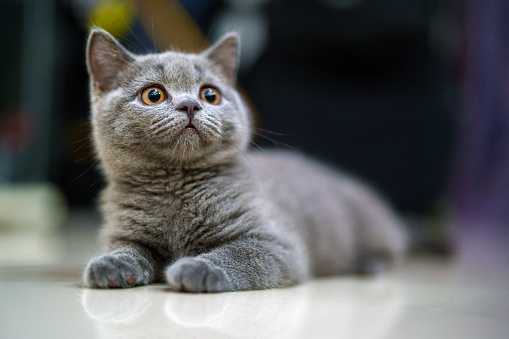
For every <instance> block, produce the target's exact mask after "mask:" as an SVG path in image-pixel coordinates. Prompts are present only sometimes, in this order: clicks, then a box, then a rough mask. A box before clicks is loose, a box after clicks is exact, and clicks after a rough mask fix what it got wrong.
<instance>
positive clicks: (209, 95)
mask: <svg viewBox="0 0 509 339" xmlns="http://www.w3.org/2000/svg"><path fill="white" fill-rule="evenodd" d="M200 99H202V100H203V101H206V102H208V103H209V104H211V105H217V104H219V103H220V102H221V95H220V94H219V91H218V90H217V89H215V88H214V87H203V88H202V89H201V91H200Z"/></svg>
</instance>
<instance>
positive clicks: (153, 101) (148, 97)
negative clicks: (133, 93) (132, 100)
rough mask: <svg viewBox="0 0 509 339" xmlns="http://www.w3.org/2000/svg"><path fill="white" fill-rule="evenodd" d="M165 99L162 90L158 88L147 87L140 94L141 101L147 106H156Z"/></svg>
mask: <svg viewBox="0 0 509 339" xmlns="http://www.w3.org/2000/svg"><path fill="white" fill-rule="evenodd" d="M164 99H166V97H165V96H164V92H163V90H162V89H160V88H158V87H148V88H145V89H144V90H143V93H141V100H143V102H144V103H146V104H147V105H157V104H160V103H161V102H163V101H164Z"/></svg>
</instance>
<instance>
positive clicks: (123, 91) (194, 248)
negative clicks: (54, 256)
mask: <svg viewBox="0 0 509 339" xmlns="http://www.w3.org/2000/svg"><path fill="white" fill-rule="evenodd" d="M237 51H238V37H237V35H236V34H235V33H230V34H227V35H225V36H224V37H223V39H221V41H219V42H218V43H216V44H215V45H214V46H212V47H211V48H209V49H208V50H206V51H204V52H203V53H201V54H197V55H194V54H182V53H176V52H166V53H161V54H149V55H143V56H138V55H133V54H131V53H129V52H127V51H126V50H124V49H123V48H122V47H121V46H120V45H119V44H118V43H117V41H116V40H115V39H114V38H113V37H112V36H110V35H109V34H108V33H106V32H104V31H102V30H99V29H94V30H93V31H92V32H91V34H90V38H89V41H88V50H87V62H88V69H89V72H90V76H91V104H92V111H93V119H92V121H93V131H94V141H95V146H96V150H97V153H98V156H99V158H100V160H101V164H102V167H103V169H104V172H105V174H106V178H107V181H108V187H107V189H106V190H105V191H104V194H103V195H102V209H103V212H104V215H105V217H106V225H105V226H104V229H103V231H102V240H103V241H104V243H105V245H106V246H107V248H108V251H109V252H108V253H107V254H104V255H102V256H99V257H97V258H94V259H92V260H91V261H90V262H89V263H88V265H87V266H86V268H85V271H84V274H83V280H84V284H85V286H87V287H96V288H108V287H110V288H113V287H133V286H139V285H146V284H149V283H152V282H161V281H166V282H167V283H168V284H169V285H170V287H171V288H172V289H174V290H177V291H188V292H223V291H239V290H252V289H265V288H274V287H283V286H289V285H293V284H296V283H298V282H301V281H303V280H305V279H307V278H308V277H310V276H312V275H332V274H339V273H347V272H363V271H373V270H377V269H379V268H380V266H378V265H377V264H378V263H380V262H394V261H395V260H396V259H398V258H400V256H401V255H402V253H403V252H404V250H405V247H406V236H405V233H404V232H403V231H402V230H401V228H400V227H399V224H398V220H397V218H396V216H395V215H394V214H393V212H391V210H390V208H389V207H388V206H387V205H386V204H385V203H384V202H383V201H382V200H381V199H380V198H379V197H378V196H376V195H375V194H374V193H373V192H372V191H371V190H370V189H368V188H367V187H365V186H364V185H362V184H361V183H359V182H358V181H356V180H355V179H353V178H351V177H349V176H346V175H345V174H342V173H339V172H337V171H335V170H333V169H331V168H329V167H327V166H324V165H322V164H320V163H318V162H316V161H314V160H310V159H309V158H306V157H304V156H302V155H300V154H298V153H293V152H282V151H274V152H260V153H256V152H252V151H248V150H247V147H248V144H249V142H250V138H251V135H250V131H251V125H250V123H251V122H250V118H249V114H248V112H247V109H246V106H245V104H244V103H243V101H242V99H241V98H240V96H239V94H238V92H237V91H236V90H235V87H234V83H235V76H236V68H237V61H238V60H237V53H238V52H237ZM153 85H157V86H159V87H161V88H162V89H163V90H164V91H165V92H166V100H164V101H163V102H162V103H160V104H157V105H151V106H149V105H147V104H145V103H143V101H142V100H141V98H140V94H141V93H142V91H143V90H144V89H145V88H147V87H149V86H153ZM205 85H210V86H214V87H215V88H217V89H218V90H219V92H220V93H221V96H222V99H221V102H220V103H219V104H218V105H212V104H210V103H208V102H206V101H203V100H200V97H199V93H200V88H202V87H203V86H205ZM183 101H187V102H191V103H192V104H193V105H195V106H196V107H197V110H196V111H195V112H194V115H191V117H190V115H189V114H186V112H183V111H182V110H181V109H179V107H181V106H180V105H181V103H182V102H183ZM190 119H192V123H193V125H194V126H195V130H192V129H189V128H187V129H186V128H185V127H186V126H188V124H189V123H190Z"/></svg>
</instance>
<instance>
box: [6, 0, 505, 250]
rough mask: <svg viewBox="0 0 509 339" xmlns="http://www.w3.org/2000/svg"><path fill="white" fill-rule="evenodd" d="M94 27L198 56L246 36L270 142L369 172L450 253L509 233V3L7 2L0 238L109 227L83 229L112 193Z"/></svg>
mask: <svg viewBox="0 0 509 339" xmlns="http://www.w3.org/2000/svg"><path fill="white" fill-rule="evenodd" d="M91 25H97V26H99V27H102V28H104V29H106V30H108V31H109V32H110V33H112V34H113V35H114V36H115V37H117V38H118V39H119V40H120V41H121V42H122V43H123V44H124V45H125V47H126V48H127V49H129V50H131V51H133V52H134V53H147V52H155V51H164V50H167V49H170V48H171V47H176V48H179V49H180V50H184V51H190V52H198V51H201V50H202V49H203V47H204V46H206V45H207V42H206V41H207V40H208V41H211V42H214V41H215V40H216V39H217V38H219V37H220V36H221V35H222V34H223V33H225V32H227V31H229V30H232V29H233V30H237V31H239V32H240V33H241V39H242V44H241V55H242V57H241V64H240V69H239V83H240V86H241V90H242V92H243V95H244V96H245V97H246V98H249V99H248V100H249V101H250V103H251V106H252V110H253V116H254V118H255V121H256V123H257V126H258V127H259V128H263V129H264V131H262V130H257V132H256V134H257V135H256V137H257V138H256V140H255V142H256V143H257V144H259V145H261V146H262V147H264V148H269V147H292V148H295V149H298V150H301V151H304V152H306V153H308V154H310V155H312V156H315V157H316V158H318V159H321V160H323V161H326V162H328V163H331V164H334V165H336V166H338V167H341V168H343V169H344V170H346V171H349V172H351V173H354V174H356V175H358V176H359V177H361V178H363V179H364V180H366V181H368V182H369V183H371V184H372V185H374V186H375V187H376V188H377V189H378V190H379V191H380V192H382V193H383V194H384V195H385V196H386V197H387V198H388V199H389V200H390V201H391V202H392V203H393V204H394V206H396V207H397V208H398V210H399V211H400V212H401V213H402V214H404V215H406V216H409V217H410V218H412V220H415V222H414V223H412V225H413V226H412V227H413V230H414V231H415V232H420V233H422V234H423V236H424V237H429V238H432V239H433V240H434V244H435V249H436V250H438V251H442V252H448V251H449V250H450V249H451V248H452V243H453V240H454V236H453V233H452V232H453V229H454V228H456V229H457V230H458V232H462V231H464V230H467V229H469V228H472V227H476V228H482V229H486V230H488V229H490V230H491V229H493V230H495V229H498V230H502V231H503V232H504V234H505V236H507V230H508V229H509V228H508V227H507V226H508V224H509V4H508V3H507V2H506V1H503V0H498V1H497V0H490V1H474V0H463V1H462V0H444V1H433V0H391V1H387V0H243V1H234V0H229V1H227V0H180V1H177V0H143V1H142V0H138V1H134V0H133V1H123V0H59V1H58V0H3V1H2V2H1V3H0V30H1V33H2V34H0V41H1V42H0V43H1V46H2V50H3V53H0V60H1V63H0V67H1V68H0V69H1V75H2V76H1V82H0V86H1V90H0V242H1V241H2V240H1V239H2V238H3V239H4V244H5V243H7V242H10V240H9V239H12V238H10V236H9V235H12V234H14V233H15V234H20V232H21V233H26V234H36V233H37V234H39V233H41V234H42V233H44V234H46V233H52V232H63V233H65V232H66V230H67V228H69V227H79V228H80V229H81V232H84V234H85V233H87V234H88V233H90V232H88V230H87V227H89V226H87V225H94V226H93V227H95V228H93V229H94V231H93V232H95V230H96V228H97V227H98V226H99V224H100V219H98V218H96V217H95V216H94V217H92V219H90V218H88V217H87V218H88V219H87V220H89V221H90V220H92V221H93V222H92V221H90V222H88V223H84V222H82V221H83V218H85V217H84V215H89V214H87V213H89V212H86V211H94V210H96V200H97V196H98V193H99V192H100V190H101V187H102V186H103V185H104V182H103V179H102V177H101V173H100V170H99V168H98V164H97V161H96V159H95V157H94V156H93V150H92V148H91V141H90V124H89V116H90V110H89V102H88V100H89V98H88V75H87V72H86V66H85V44H86V38H87V34H88V30H89V27H90V26H91ZM84 211H85V212H84ZM90 213H93V212H90ZM94 215H95V214H94ZM69 218H70V219H69ZM69 225H74V226H69ZM454 225H455V227H454ZM90 227H92V226H90ZM94 234H95V233H94ZM25 245H26V246H25ZM25 245H24V246H25V247H29V246H30V244H25ZM11 246H13V245H11ZM20 248H21V249H22V248H23V246H21V247H19V246H16V251H20Z"/></svg>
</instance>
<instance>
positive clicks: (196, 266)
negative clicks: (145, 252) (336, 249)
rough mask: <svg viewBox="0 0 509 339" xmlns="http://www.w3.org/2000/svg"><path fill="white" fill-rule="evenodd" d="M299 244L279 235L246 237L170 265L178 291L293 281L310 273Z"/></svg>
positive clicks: (271, 285)
mask: <svg viewBox="0 0 509 339" xmlns="http://www.w3.org/2000/svg"><path fill="white" fill-rule="evenodd" d="M304 258H305V256H304V255H303V254H302V251H299V249H298V246H295V244H288V243H284V242H280V241H278V240H275V239H271V240H264V239H255V238H251V239H243V240H237V241H235V242H232V243H230V244H226V245H223V246H221V247H218V248H216V249H214V250H212V251H211V252H207V253H204V254H202V255H199V256H197V257H185V258H181V259H179V260H177V261H176V262H175V263H173V264H172V265H170V266H169V267H168V268H167V269H166V280H167V282H168V284H169V285H170V287H171V288H172V289H173V290H176V291H186V292H227V291H239V290H255V289H266V288H274V287H283V286H289V285H293V284H295V283H297V282H299V281H302V280H304V279H305V278H306V277H307V275H308V270H309V269H308V263H307V260H306V259H304Z"/></svg>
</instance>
